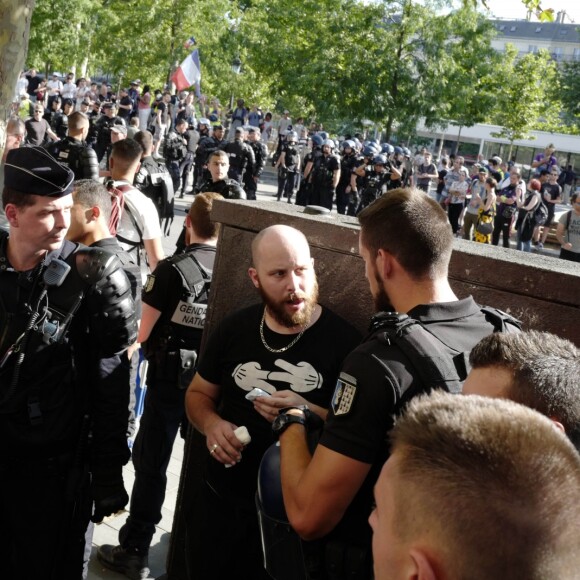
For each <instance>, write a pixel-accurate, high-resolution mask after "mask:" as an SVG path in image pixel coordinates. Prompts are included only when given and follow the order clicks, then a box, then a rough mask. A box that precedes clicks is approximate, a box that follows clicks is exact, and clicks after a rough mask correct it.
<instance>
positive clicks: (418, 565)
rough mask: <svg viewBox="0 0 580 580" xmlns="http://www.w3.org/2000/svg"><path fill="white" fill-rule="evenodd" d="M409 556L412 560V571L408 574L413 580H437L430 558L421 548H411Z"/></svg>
mask: <svg viewBox="0 0 580 580" xmlns="http://www.w3.org/2000/svg"><path fill="white" fill-rule="evenodd" d="M409 557H410V558H411V560H412V562H413V567H414V573H413V574H412V575H411V576H409V578H410V579H411V578H412V579H413V580H437V574H436V573H435V569H434V567H433V564H432V562H431V558H430V557H429V555H428V554H426V553H425V552H424V551H423V550H420V549H418V548H411V550H409Z"/></svg>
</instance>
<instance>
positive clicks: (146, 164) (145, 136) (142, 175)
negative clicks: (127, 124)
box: [134, 131, 174, 219]
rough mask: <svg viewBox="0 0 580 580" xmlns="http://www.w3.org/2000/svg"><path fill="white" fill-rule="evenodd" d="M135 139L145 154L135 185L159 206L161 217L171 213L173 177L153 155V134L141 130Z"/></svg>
mask: <svg viewBox="0 0 580 580" xmlns="http://www.w3.org/2000/svg"><path fill="white" fill-rule="evenodd" d="M135 141H137V143H139V145H141V148H142V149H143V156H142V157H141V165H140V166H139V171H137V173H136V174H135V182H134V185H135V187H136V188H137V189H138V190H139V191H142V192H143V193H144V194H145V195H146V196H147V197H148V198H149V199H151V201H153V203H154V204H155V207H156V208H157V213H158V214H159V219H162V218H163V217H165V216H167V215H168V213H170V212H169V211H168V210H170V209H171V208H170V207H168V206H171V207H173V198H174V191H173V179H172V178H171V175H170V173H169V171H168V169H167V166H166V165H165V164H163V163H159V162H158V161H157V160H156V159H154V158H153V156H152V155H151V153H152V151H153V135H152V134H151V133H149V131H139V132H138V133H136V134H135Z"/></svg>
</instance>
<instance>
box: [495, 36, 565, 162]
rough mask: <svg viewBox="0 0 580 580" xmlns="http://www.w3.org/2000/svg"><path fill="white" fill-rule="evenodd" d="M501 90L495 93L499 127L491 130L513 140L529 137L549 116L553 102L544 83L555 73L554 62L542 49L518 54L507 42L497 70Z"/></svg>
mask: <svg viewBox="0 0 580 580" xmlns="http://www.w3.org/2000/svg"><path fill="white" fill-rule="evenodd" d="M500 75H501V76H500V78H501V91H499V92H498V94H497V100H496V108H495V111H494V123H495V124H496V125H500V126H501V127H502V129H501V131H499V132H498V133H496V134H492V135H493V136H494V137H501V138H504V139H507V140H508V141H509V143H510V152H509V155H511V146H512V145H513V143H514V141H517V140H520V139H530V135H529V132H530V131H531V130H532V129H533V128H535V127H537V125H538V123H539V122H541V120H542V119H545V120H550V119H553V115H554V112H555V110H554V106H553V103H552V102H550V101H549V99H548V98H547V87H548V86H550V83H552V82H554V79H555V78H556V75H557V69H556V64H555V63H554V62H553V61H552V60H551V58H550V55H549V53H548V52H547V51H545V50H540V51H539V52H538V53H537V54H533V53H528V54H525V55H524V56H522V57H521V58H518V51H517V49H516V48H515V47H514V46H513V45H510V44H508V45H507V46H506V51H505V54H504V59H503V62H502V69H501V71H500Z"/></svg>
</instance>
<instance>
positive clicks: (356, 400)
mask: <svg viewBox="0 0 580 580" xmlns="http://www.w3.org/2000/svg"><path fill="white" fill-rule="evenodd" d="M408 314H409V316H410V317H411V318H414V319H416V320H419V321H420V322H421V323H422V324H423V325H425V326H427V327H428V328H429V330H430V331H431V332H432V333H433V334H434V335H435V336H437V337H438V338H439V339H440V340H442V341H443V342H444V343H446V344H447V345H449V346H450V347H451V348H453V349H456V350H458V351H463V352H469V351H471V349H472V348H473V347H474V346H475V345H476V344H477V343H478V342H479V341H480V340H481V339H482V338H483V337H485V336H487V335H489V334H491V333H492V332H493V330H494V329H493V326H492V325H491V324H490V323H488V322H487V321H486V319H485V317H484V315H483V314H482V313H481V311H480V308H479V306H478V305H477V304H476V303H475V302H474V300H473V299H472V298H471V297H469V298H465V299H463V300H459V301H456V302H449V303H441V304H431V305H420V306H417V307H415V308H413V309H412V310H411V311H410V312H409V313H408ZM422 391H423V388H422V385H421V384H420V383H419V382H418V379H417V377H416V376H415V373H414V372H413V369H412V368H411V367H410V363H409V360H408V359H407V358H406V357H405V355H404V354H403V352H402V351H401V350H400V349H399V347H397V346H392V345H387V343H386V342H380V341H379V340H377V339H376V338H370V339H367V340H365V341H364V342H363V343H362V344H361V345H360V346H359V347H358V348H357V349H356V350H355V351H354V352H352V353H351V354H350V355H349V356H348V357H347V358H346V360H345V361H344V364H343V366H342V370H341V373H340V377H339V381H338V383H337V388H336V391H335V394H334V396H333V400H332V405H331V409H330V411H329V414H328V418H327V421H326V424H325V427H324V431H323V433H322V436H321V438H320V443H319V444H320V445H324V447H326V448H328V449H331V450H332V451H335V452H337V453H340V454H341V455H345V456H347V457H350V458H352V459H356V460H357V461H362V462H363V463H368V464H371V466H372V467H371V470H370V472H369V474H368V476H367V478H366V480H365V482H364V483H363V486H362V487H361V489H360V490H359V492H358V494H357V495H356V496H355V499H354V500H353V502H352V503H351V505H350V506H349V508H348V510H347V512H346V514H345V516H344V518H343V519H342V520H341V522H340V523H339V525H338V526H337V528H336V531H335V532H334V534H337V535H338V536H339V537H341V538H342V539H346V541H348V542H350V543H354V544H358V545H366V546H367V547H369V549H370V540H371V530H370V527H369V525H368V523H367V519H368V517H369V515H370V511H371V507H372V502H373V495H372V491H373V486H374V484H375V483H376V481H377V479H378V476H379V473H380V470H381V468H382V466H383V464H384V462H385V461H386V459H387V457H388V445H387V434H388V432H389V430H390V429H391V427H392V426H393V416H394V415H395V413H397V412H399V411H400V409H401V404H405V403H406V402H407V401H408V400H410V399H411V398H412V397H413V396H415V395H417V394H418V393H420V392H422ZM401 392H404V393H405V395H404V396H403V398H402V400H401V398H400V395H399V393H401Z"/></svg>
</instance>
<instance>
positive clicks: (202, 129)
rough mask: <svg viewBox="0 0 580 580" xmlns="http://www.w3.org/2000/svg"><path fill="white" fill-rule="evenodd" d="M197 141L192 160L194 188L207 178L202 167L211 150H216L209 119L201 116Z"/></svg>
mask: <svg viewBox="0 0 580 580" xmlns="http://www.w3.org/2000/svg"><path fill="white" fill-rule="evenodd" d="M198 130H199V142H198V144H197V149H196V150H195V158H194V162H193V186H194V188H195V187H197V186H198V185H200V183H201V182H202V181H204V180H205V179H207V177H208V175H205V173H204V167H205V166H206V164H207V160H208V158H209V155H210V153H211V152H212V151H215V150H216V148H217V147H216V145H215V141H214V140H213V138H212V136H211V134H210V130H211V123H210V121H209V119H206V118H202V119H200V120H199V126H198Z"/></svg>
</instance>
